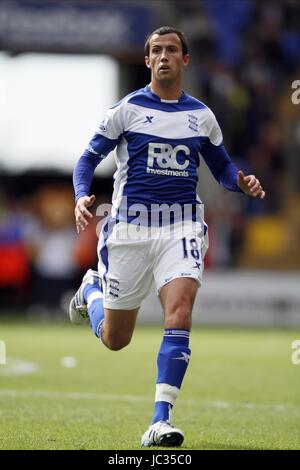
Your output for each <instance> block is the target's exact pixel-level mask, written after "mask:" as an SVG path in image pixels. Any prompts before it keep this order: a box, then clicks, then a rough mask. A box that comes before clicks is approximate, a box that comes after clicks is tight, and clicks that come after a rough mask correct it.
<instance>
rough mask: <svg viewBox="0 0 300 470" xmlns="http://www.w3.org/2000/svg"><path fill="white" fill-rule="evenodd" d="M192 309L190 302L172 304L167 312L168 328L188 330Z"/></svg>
mask: <svg viewBox="0 0 300 470" xmlns="http://www.w3.org/2000/svg"><path fill="white" fill-rule="evenodd" d="M191 313H192V307H191V305H190V302H186V301H181V302H176V303H174V304H173V305H172V306H171V308H170V309H169V310H168V312H167V315H166V320H167V323H168V327H169V328H190V323H191Z"/></svg>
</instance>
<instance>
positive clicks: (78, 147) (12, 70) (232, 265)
mask: <svg viewBox="0 0 300 470" xmlns="http://www.w3.org/2000/svg"><path fill="white" fill-rule="evenodd" d="M164 24H168V25H173V26H176V27H178V28H179V29H182V30H183V31H184V32H185V33H186V35H187V38H188V40H189V44H190V52H191V59H192V60H191V65H190V66H189V69H188V70H187V72H186V77H185V88H186V89H187V91H188V92H190V93H191V94H193V95H194V96H196V97H198V98H199V99H200V100H203V101H204V102H205V103H207V104H208V105H209V106H210V107H211V108H212V110H213V111H214V112H215V114H216V116H217V119H218V121H219V122H220V125H221V128H222V130H223V134H224V139H225V144H226V147H227V149H228V151H229V153H230V155H231V156H232V158H233V160H234V161H235V163H236V164H237V165H238V166H239V167H240V168H242V169H244V170H245V171H246V172H254V173H255V174H256V175H257V176H258V177H259V179H260V180H261V181H262V184H263V186H264V188H265V189H266V192H267V197H266V199H265V200H263V201H261V200H254V199H246V198H245V197H243V196H241V195H236V194H230V193H229V192H226V191H225V190H223V189H222V188H220V187H219V186H218V185H217V183H216V182H215V181H213V179H212V177H211V175H210V174H209V173H208V170H207V169H206V167H205V164H204V163H203V164H202V165H201V167H200V181H199V194H200V197H201V199H202V200H203V201H204V203H205V208H206V212H205V218H206V221H207V222H208V224H209V229H210V248H209V251H208V255H207V258H206V274H205V276H204V285H203V288H202V289H201V291H200V293H199V296H198V299H197V303H196V306H195V314H194V324H202V325H208V326H210V327H211V326H217V327H218V326H224V325H225V326H231V327H237V326H242V327H244V326H248V327H249V326H251V327H260V326H263V327H267V330H264V331H265V333H264V334H265V335H266V336H265V337H266V338H270V336H269V334H272V332H273V328H274V327H276V328H277V327H281V328H287V327H288V328H291V329H292V328H294V330H289V333H287V335H288V336H287V338H288V339H287V341H286V343H285V348H286V350H285V353H284V354H286V357H285V359H286V361H287V362H286V364H287V366H286V367H292V366H291V365H290V359H289V355H290V354H291V349H290V347H291V346H290V344H291V340H292V339H293V338H294V339H296V338H297V336H298V337H299V336H300V333H299V329H298V330H297V329H296V328H297V327H298V328H299V326H300V159H299V154H300V92H299V91H297V87H299V86H300V4H299V2H298V1H297V0H272V1H269V0H249V1H248V0H241V1H231V0H218V1H217V0H182V1H181V0H162V1H156V0H153V1H150V0H148V1H147V0H121V1H114V0H111V1H110V2H104V1H96V0H94V1H92V0H74V1H73V0H70V1H55V0H46V1H38V0H30V1H25V0H23V1H22V0H19V1H14V0H9V1H5V0H4V1H1V2H0V110H1V112H0V340H5V339H6V336H5V335H8V336H7V337H11V338H13V336H14V335H13V331H14V328H15V326H14V325H16V324H15V323H13V322H12V323H11V324H10V323H9V322H8V323H7V319H9V318H14V319H15V315H16V314H17V315H18V316H19V320H18V321H20V322H21V323H19V325H23V322H24V320H26V319H30V321H31V319H32V318H34V319H39V318H42V319H46V320H50V321H52V320H53V319H56V320H59V321H60V320H61V319H63V318H64V313H63V311H64V307H65V305H66V304H67V303H68V299H69V297H70V294H71V293H72V292H73V291H74V289H75V288H76V287H77V285H78V282H79V280H80V278H81V276H82V274H83V273H84V272H85V270H86V269H87V267H90V266H94V267H95V266H96V263H97V260H96V244H97V236H96V225H98V224H99V223H101V221H100V219H99V218H97V217H95V218H94V225H91V226H90V228H89V230H88V231H87V232H86V233H84V234H82V235H81V236H80V237H78V236H77V235H76V233H75V227H74V220H73V207H74V199H73V191H72V183H71V173H72V168H73V166H74V163H75V161H76V159H77V158H78V157H79V156H80V155H81V153H82V151H83V150H84V148H85V146H86V144H87V142H88V141H89V139H90V138H91V136H92V134H93V131H94V129H96V127H97V126H98V124H99V122H100V120H101V117H102V114H103V112H104V110H105V109H107V108H108V107H109V106H111V104H113V103H114V102H116V101H117V100H118V99H119V98H121V97H122V96H124V95H125V94H127V93H129V92H131V91H133V90H135V89H137V88H140V87H143V86H145V84H147V83H148V82H149V74H148V70H147V69H146V68H145V66H144V63H143V44H144V40H145V36H146V34H147V33H148V32H151V31H152V30H153V29H155V28H156V27H158V26H161V25H164ZM296 81H298V83H297V82H296ZM113 172H114V160H113V156H111V157H109V158H108V159H107V161H105V162H104V163H103V164H101V165H100V166H99V167H98V169H97V171H96V177H95V180H94V183H93V193H95V194H96V195H97V204H98V205H99V204H101V203H103V202H110V199H111V193H112V184H113V181H112V174H113ZM95 210H96V209H95ZM20 317H21V318H20ZM14 321H15V320H14ZM139 322H140V323H141V324H142V323H155V324H156V323H161V308H160V306H159V303H158V301H157V299H156V296H155V295H154V294H153V295H151V296H150V297H149V298H148V299H147V301H146V302H145V304H144V306H143V308H142V311H141V314H140V319H139ZM17 324H18V323H17ZM1 325H2V327H1ZM64 328H67V327H66V326H65V327H64ZM1 330H2V332H1ZM25 331H27V332H28V336H26V341H25V343H26V342H28V344H29V343H30V338H31V334H32V335H33V336H32V338H35V339H37V337H36V336H35V335H34V334H33V332H34V331H36V330H34V327H33V330H32V332H31V333H30V332H29V331H30V330H26V329H25ZM51 331H52V330H51ZM68 331H69V329H65V330H64V332H66V333H67V332H68ZM70 331H72V330H70ZM80 331H81V330H80ZM227 331H228V332H229V330H227ZM284 331H285V330H284ZM69 334H70V335H74V338H75V337H76V338H77V333H72V332H70V333H69ZM224 334H225V336H224V337H223V340H224V341H225V343H224V344H223V343H222V341H221V344H222V345H224V347H227V346H228V343H226V333H224ZM228 334H231V333H228ZM276 334H277V333H274V335H276ZM282 334H283V333H282ZM10 335H11V336H10ZM55 335H57V332H55ZM241 335H242V333H241ZM158 337H159V336H158ZM21 338H22V335H21V336H20V340H21V341H22V339H21ZM69 338H71V336H70V337H69ZM72 338H73V336H72ZM228 338H229V337H228ZM241 338H243V336H241ZM274 338H276V336H274ZM49 341H50V340H49ZM12 342H13V340H12ZM90 342H91V343H92V339H90ZM241 343H242V342H241ZM14 344H15V354H19V356H20V357H21V356H22V354H21V350H20V347H19V346H20V345H19V343H17V341H16V340H15V343H14ZM26 344H27V343H26ZM45 344H47V340H45ZM226 344H227V346H225V345H226ZM230 344H231V343H230ZM246 344H247V343H246ZM255 344H256V339H255V336H254V337H253V338H252V340H251V343H249V348H255ZM28 347H29V345H28ZM40 347H41V350H42V345H40ZM91 347H92V348H93V347H94V345H93V346H91ZM240 347H241V345H240V344H238V345H237V349H236V351H235V352H234V353H233V357H234V354H238V351H239V350H240V349H239V348H240ZM12 349H14V348H12ZM21 349H22V348H21ZM275 350H276V341H274V342H273V343H272V345H271V346H270V349H268V351H269V353H272V354H273V353H274V352H275ZM25 351H26V347H25ZM281 351H284V348H283V349H282V350H281ZM23 352H24V351H23ZM9 353H10V350H9V348H8V354H9ZM61 353H62V354H65V355H68V351H67V350H65V351H62V352H61ZM264 353H265V351H264V350H263V349H262V350H261V356H259V357H258V358H257V363H256V364H258V363H260V362H261V361H263V360H264V359H263V358H264ZM74 354H75V355H76V351H75V353H74ZM101 354H102V353H101ZM220 355H221V351H220ZM23 356H24V354H23ZM25 356H26V353H25ZM241 357H242V356H241ZM28 358H30V359H34V352H33V351H31V353H30V354H29V355H28V357H27V359H28ZM216 360H217V359H216ZM245 361H246V362H247V359H245ZM253 366H254V367H255V363H254V364H253ZM274 367H275V366H274ZM299 367H300V366H299ZM3 370H4V369H2V371H1V369H0V379H1V380H5V381H6V382H5V384H6V386H8V385H7V380H8V378H7V376H5V375H2V376H1V373H2V372H3ZM274 370H275V369H274ZM296 372H297V373H298V381H297V384H298V386H299V370H296ZM296 372H294V374H295V373H296ZM78 373H79V372H78ZM245 373H246V371H245ZM266 373H267V372H266ZM91 374H92V371H91ZM274 374H275V372H274ZM290 374H291V375H292V373H291V372H290ZM262 375H263V374H262ZM290 378H291V376H290ZM55 380H56V379H55ZM59 380H63V379H62V378H60V379H59ZM241 380H246V376H245V377H243V378H241ZM288 380H289V378H288V377H287V378H286V382H285V383H286V384H288V383H289V382H288ZM293 380H295V375H293ZM3 383H4V382H3ZM58 383H60V384H61V383H62V382H58ZM291 383H292V382H290V384H291ZM88 384H89V382H88V381H87V387H88ZM293 384H294V385H295V384H296V382H293ZM23 385H24V384H23ZM294 385H293V386H294ZM15 386H16V388H18V385H17V384H15ZM26 386H27V385H26ZM26 386H25V388H26ZM76 386H78V383H77V382H76V383H74V387H76ZM93 386H94V385H93ZM220 386H222V385H220ZM283 386H284V385H283ZM286 386H287V387H289V386H288V385H286ZM258 387H260V385H259V384H258ZM62 389H63V386H62ZM86 389H87V388H85V390H86ZM96 389H97V387H96V386H95V390H96ZM75 390H76V388H75ZM286 391H287V390H286ZM150 392H151V391H150ZM128 393H133V392H132V391H129V390H128ZM228 393H229V392H228ZM151 396H152V395H151ZM270 396H272V392H271V389H270ZM287 396H288V395H287ZM0 398H1V397H0ZM3 398H4V400H5V401H6V400H7V395H5V393H4V395H3ZM290 398H291V397H290ZM278 399H279V398H278ZM241 400H242V398H241ZM291 401H293V399H291ZM297 406H298V408H297V412H298V413H299V404H298V405H297ZM291 413H292V414H293V413H294V414H295V413H296V409H292V411H291ZM298 437H299V434H298ZM298 442H299V441H298ZM107 445H108V444H107ZM195 445H196V444H195ZM268 445H269V447H270V446H271V444H268ZM292 445H293V446H294V447H295V446H296V444H295V443H293V444H292ZM7 446H9V444H7ZM24 446H25V447H26V445H25V444H24ZM27 446H28V444H27ZM215 446H217V447H218V444H216V443H215ZM208 447H209V446H208ZM212 447H213V444H212Z"/></svg>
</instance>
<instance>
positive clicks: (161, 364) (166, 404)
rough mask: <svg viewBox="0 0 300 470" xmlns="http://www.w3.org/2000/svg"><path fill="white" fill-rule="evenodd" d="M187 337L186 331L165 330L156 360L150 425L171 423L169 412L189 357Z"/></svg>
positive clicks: (188, 333) (177, 392) (187, 332)
mask: <svg viewBox="0 0 300 470" xmlns="http://www.w3.org/2000/svg"><path fill="white" fill-rule="evenodd" d="M189 336H190V332H189V331H188V330H182V329H177V328H168V329H166V330H165V333H164V337H163V341H162V343H161V346H160V350H159V353H158V358H157V367H158V375H157V379H156V394H155V407H154V414H153V418H152V424H154V423H156V422H157V421H169V422H171V411H172V408H173V405H174V403H175V400H176V398H177V396H178V394H179V390H180V387H181V383H182V381H183V377H184V374H185V372H186V369H187V366H188V363H189V359H190V355H191V350H190V349H189Z"/></svg>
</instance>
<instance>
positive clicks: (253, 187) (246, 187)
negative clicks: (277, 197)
mask: <svg viewBox="0 0 300 470" xmlns="http://www.w3.org/2000/svg"><path fill="white" fill-rule="evenodd" d="M237 184H238V187H239V188H240V189H241V190H242V191H243V192H244V193H245V194H247V195H248V196H252V197H259V198H260V199H263V198H264V197H265V195H266V193H265V191H264V190H263V188H262V187H261V184H260V182H259V180H258V179H257V178H256V177H255V176H254V175H247V176H246V175H244V173H243V172H242V171H241V170H240V171H239V172H238V180H237Z"/></svg>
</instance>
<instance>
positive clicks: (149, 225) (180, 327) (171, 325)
mask: <svg viewBox="0 0 300 470" xmlns="http://www.w3.org/2000/svg"><path fill="white" fill-rule="evenodd" d="M145 63H146V66H147V67H148V68H149V69H150V70H151V82H150V84H149V85H147V86H145V88H142V89H140V90H137V91H135V92H133V93H131V94H129V95H128V96H126V97H125V98H123V99H122V100H121V101H119V102H118V103H117V104H115V105H114V106H113V107H112V108H111V109H110V110H109V111H108V112H107V114H106V116H105V118H104V120H103V122H102V123H101V125H100V127H99V129H98V130H97V132H96V134H95V135H94V137H93V139H92V140H91V141H90V143H89V145H88V148H87V149H86V150H85V152H84V153H83V155H82V156H81V158H80V159H79V160H78V162H77V164H76V166H75V169H74V175H73V182H74V188H75V195H76V207H75V218H76V226H77V231H78V232H79V231H80V230H84V229H85V228H86V226H87V225H88V223H89V220H90V218H91V217H92V214H91V213H90V211H89V210H88V208H89V207H90V206H91V205H92V204H93V203H94V201H95V196H93V195H91V196H90V195H89V190H90V185H91V182H92V178H93V174H94V170H95V168H96V166H97V165H98V164H99V163H100V162H101V160H102V159H104V158H105V157H106V155H107V154H108V153H109V152H110V151H112V150H113V149H115V148H116V161H117V170H116V173H115V176H114V179H115V181H114V193H113V206H112V211H111V215H110V217H109V218H108V219H107V221H106V223H105V225H104V226H103V228H102V234H101V237H100V240H99V249H98V255H99V265H98V271H92V270H89V271H88V272H87V273H86V275H85V276H84V278H83V281H82V284H81V286H80V288H79V289H78V291H77V293H76V294H75V296H74V297H73V299H72V300H71V303H70V309H69V313H70V318H71V321H73V322H74V323H80V322H82V321H84V320H89V322H90V325H91V327H92V329H93V331H94V333H95V335H96V336H97V337H98V338H100V339H101V341H102V342H103V343H104V345H105V346H107V347H108V348H109V349H111V350H119V349H122V348H123V347H125V346H127V345H128V344H129V342H130V340H131V337H132V334H133V330H134V327H135V321H136V317H137V314H138V310H139V308H140V305H141V303H142V301H143V299H144V298H145V297H146V296H147V295H148V293H149V290H150V288H151V285H152V283H153V284H154V285H155V287H156V290H157V293H158V295H159V298H160V301H161V304H162V307H163V312H164V328H165V330H164V334H163V339H162V343H161V346H160V350H159V353H158V359H157V367H158V374H157V380H156V393H155V404H154V412H153V417H152V422H151V425H150V427H149V428H148V429H147V431H146V432H145V433H144V435H143V436H142V441H141V444H142V446H158V445H160V446H180V445H181V443H182V442H183V439H184V435H183V433H182V431H181V430H180V429H178V428H175V427H174V426H173V425H172V423H171V410H172V408H173V406H174V403H175V401H176V398H177V396H178V394H179V391H180V387H181V384H182V381H183V378H184V375H185V372H186V369H187V367H188V363H189V359H190V355H191V351H190V349H189V336H190V330H191V317H192V307H193V303H194V300H195V296H196V293H197V290H198V287H199V285H200V284H201V279H202V272H203V258H204V254H205V251H206V248H207V226H206V225H205V223H204V222H203V219H202V207H203V205H202V203H201V201H200V199H199V197H198V195H197V193H196V187H197V181H198V178H197V169H198V166H199V155H200V154H201V155H202V157H203V158H204V160H205V162H206V163H207V165H208V167H209V168H210V170H211V172H212V174H213V176H214V177H215V179H216V180H217V181H218V182H219V183H222V185H223V186H224V187H225V188H226V189H228V190H230V191H236V192H243V193H245V194H247V195H249V196H252V197H257V198H261V199H263V198H264V197H265V192H264V191H263V189H262V187H261V184H260V182H259V181H258V179H257V178H256V177H255V176H254V175H247V176H246V175H244V174H243V172H242V171H238V169H237V168H236V167H235V165H234V164H233V163H232V162H231V159H230V157H229V156H228V154H227V152H226V150H225V148H224V146H223V143H222V133H221V130H220V127H219V125H218V123H217V121H216V118H215V116H214V114H213V113H212V111H211V110H210V109H209V108H208V107H207V106H206V105H205V104H203V103H202V102H201V101H198V100H197V99H196V98H194V97H192V96H190V95H188V94H187V93H185V92H184V91H183V90H182V74H183V71H184V69H185V68H186V67H187V66H188V63H189V54H188V46H187V43H186V39H185V36H184V34H183V33H182V32H180V31H178V30H177V29H175V28H172V27H167V26H164V27H161V28H159V29H157V30H155V31H154V32H152V33H151V34H150V35H149V36H148V38H147V40H146V44H145Z"/></svg>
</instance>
